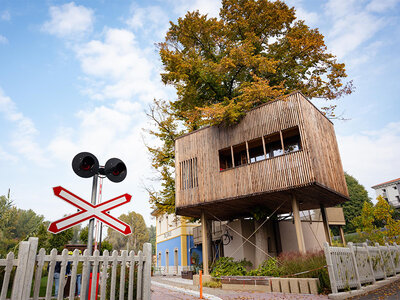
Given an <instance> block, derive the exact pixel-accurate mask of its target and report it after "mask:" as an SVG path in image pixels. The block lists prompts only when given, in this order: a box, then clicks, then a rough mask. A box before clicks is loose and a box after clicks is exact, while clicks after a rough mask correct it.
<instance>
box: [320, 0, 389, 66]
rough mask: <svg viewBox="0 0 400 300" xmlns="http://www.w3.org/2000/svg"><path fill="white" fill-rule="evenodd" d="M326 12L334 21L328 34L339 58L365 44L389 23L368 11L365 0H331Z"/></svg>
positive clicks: (332, 47) (334, 51)
mask: <svg viewBox="0 0 400 300" xmlns="http://www.w3.org/2000/svg"><path fill="white" fill-rule="evenodd" d="M325 13H326V15H327V16H329V17H330V18H331V19H332V22H333V26H332V30H331V31H330V32H329V34H328V40H329V44H330V45H331V47H330V48H331V49H332V50H333V53H335V55H337V56H338V57H339V58H343V57H345V56H347V55H349V54H351V53H352V52H354V51H355V50H356V49H358V48H360V47H362V46H364V45H365V43H367V42H368V41H369V40H370V39H371V38H372V37H373V36H375V35H376V34H377V32H379V31H380V30H381V29H382V28H383V27H384V26H385V25H386V24H387V22H386V21H385V20H384V19H383V18H382V17H379V16H376V15H375V14H373V13H371V12H370V11H368V9H367V8H366V6H365V5H364V3H363V2H361V1H356V0H330V1H329V2H328V3H327V4H326V7H325ZM367 46H368V45H367Z"/></svg>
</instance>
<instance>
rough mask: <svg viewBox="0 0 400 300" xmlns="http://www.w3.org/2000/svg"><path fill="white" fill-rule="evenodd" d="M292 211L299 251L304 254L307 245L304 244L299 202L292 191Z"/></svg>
mask: <svg viewBox="0 0 400 300" xmlns="http://www.w3.org/2000/svg"><path fill="white" fill-rule="evenodd" d="M292 211H293V220H294V227H295V228H296V237H297V245H298V247H299V252H300V253H303V254H304V253H306V246H305V244H304V236H303V229H302V227H301V220H300V210H299V202H298V201H297V199H296V196H295V195H294V193H292Z"/></svg>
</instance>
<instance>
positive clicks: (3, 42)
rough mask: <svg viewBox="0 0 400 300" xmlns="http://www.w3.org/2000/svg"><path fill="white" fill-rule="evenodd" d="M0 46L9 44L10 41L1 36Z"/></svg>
mask: <svg viewBox="0 0 400 300" xmlns="http://www.w3.org/2000/svg"><path fill="white" fill-rule="evenodd" d="M0 44H8V39H7V38H6V37H5V36H4V35H1V34H0Z"/></svg>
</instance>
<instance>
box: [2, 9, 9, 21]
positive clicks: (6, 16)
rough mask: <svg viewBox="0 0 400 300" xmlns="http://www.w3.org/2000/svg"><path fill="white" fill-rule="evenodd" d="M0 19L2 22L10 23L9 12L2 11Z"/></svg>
mask: <svg viewBox="0 0 400 300" xmlns="http://www.w3.org/2000/svg"><path fill="white" fill-rule="evenodd" d="M0 19H1V20H2V21H10V20H11V14H10V12H9V11H8V10H5V11H3V12H2V13H1V14H0Z"/></svg>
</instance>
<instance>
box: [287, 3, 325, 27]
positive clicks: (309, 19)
mask: <svg viewBox="0 0 400 300" xmlns="http://www.w3.org/2000/svg"><path fill="white" fill-rule="evenodd" d="M285 3H286V4H287V5H289V7H292V6H293V7H294V8H295V9H296V17H297V19H300V20H304V21H305V22H306V24H307V25H309V26H315V25H316V24H317V22H318V20H319V17H318V14H317V13H316V12H312V11H308V10H306V9H305V8H304V6H303V1H302V0H287V1H285Z"/></svg>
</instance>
